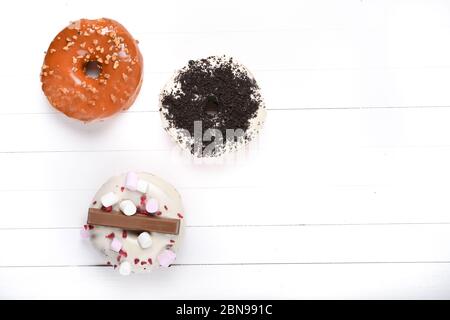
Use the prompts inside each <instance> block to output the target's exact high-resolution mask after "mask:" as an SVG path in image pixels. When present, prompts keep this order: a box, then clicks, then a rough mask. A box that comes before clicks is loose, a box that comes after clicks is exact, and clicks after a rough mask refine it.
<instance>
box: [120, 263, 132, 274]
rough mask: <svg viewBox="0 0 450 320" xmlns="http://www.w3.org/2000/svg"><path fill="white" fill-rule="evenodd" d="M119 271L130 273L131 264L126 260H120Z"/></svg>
mask: <svg viewBox="0 0 450 320" xmlns="http://www.w3.org/2000/svg"><path fill="white" fill-rule="evenodd" d="M119 273H120V274H121V275H123V276H128V275H129V274H130V273H131V264H130V263H129V262H128V261H124V262H122V263H121V264H120V266H119Z"/></svg>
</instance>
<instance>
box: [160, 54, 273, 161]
mask: <svg viewBox="0 0 450 320" xmlns="http://www.w3.org/2000/svg"><path fill="white" fill-rule="evenodd" d="M159 111H160V115H161V120H162V123H163V127H164V129H165V130H166V131H167V132H168V133H169V135H170V136H171V137H172V139H173V140H175V142H177V143H178V144H179V145H180V146H181V147H182V148H183V149H185V150H188V151H189V152H191V153H192V154H193V155H194V156H197V157H210V156H213V157H214V156H220V155H223V154H225V153H227V152H229V151H233V150H237V149H239V148H240V147H242V146H244V145H245V144H247V143H248V142H249V141H250V140H252V139H254V138H255V137H256V136H257V134H258V132H259V130H260V129H261V127H262V125H263V123H264V121H265V118H266V108H265V105H264V102H263V99H262V96H261V93H260V88H259V86H258V84H257V83H256V80H255V78H254V77H253V75H252V74H251V72H250V71H249V70H248V69H247V68H246V67H245V66H244V65H242V64H240V63H239V62H237V61H236V60H235V59H234V58H231V57H227V56H211V57H208V58H206V59H200V60H191V61H189V63H188V65H186V66H185V67H183V68H182V69H180V70H179V71H177V72H176V73H175V74H174V75H173V77H172V78H171V79H170V80H169V81H168V83H167V84H166V86H165V87H164V88H163V90H162V92H161V95H160V109H159ZM198 121H201V129H200V130H199V129H198ZM194 122H197V125H195V124H194ZM196 128H197V129H196ZM208 129H213V130H214V129H215V130H214V131H216V132H217V131H220V133H221V136H222V141H220V140H217V137H216V136H214V137H212V135H210V134H209V133H208ZM228 129H232V130H235V132H237V131H236V130H240V131H241V134H240V136H235V137H233V136H231V138H232V139H228V135H227V130H228ZM198 132H199V134H200V135H198ZM242 132H243V134H242ZM200 139H201V141H199V140H200ZM211 141H214V142H215V143H216V142H217V143H216V144H215V146H214V148H213V149H211V148H210V147H211V146H212V145H211Z"/></svg>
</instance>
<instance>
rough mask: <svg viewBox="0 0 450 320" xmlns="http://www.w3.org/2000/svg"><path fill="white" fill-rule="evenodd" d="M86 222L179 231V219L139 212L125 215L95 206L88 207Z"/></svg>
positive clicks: (110, 225)
mask: <svg viewBox="0 0 450 320" xmlns="http://www.w3.org/2000/svg"><path fill="white" fill-rule="evenodd" d="M87 223H88V224H93V225H98V226H104V227H116V228H121V229H124V230H132V231H148V232H159V233H168V234H178V233H179V231H180V220H179V219H170V218H163V217H156V216H147V215H141V214H135V215H133V216H126V215H124V214H122V213H121V212H118V211H111V212H105V211H103V210H101V209H95V208H89V215H88V221H87Z"/></svg>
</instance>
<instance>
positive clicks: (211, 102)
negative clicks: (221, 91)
mask: <svg viewBox="0 0 450 320" xmlns="http://www.w3.org/2000/svg"><path fill="white" fill-rule="evenodd" d="M205 112H206V114H207V115H210V116H216V115H217V113H219V100H218V99H217V97H216V96H214V95H210V96H208V97H206V105H205Z"/></svg>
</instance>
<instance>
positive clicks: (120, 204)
mask: <svg viewBox="0 0 450 320" xmlns="http://www.w3.org/2000/svg"><path fill="white" fill-rule="evenodd" d="M143 184H146V188H145V190H143V189H142V185H143ZM138 185H141V189H140V190H138V189H137V186H138ZM102 203H103V204H105V205H106V206H108V207H105V206H104V205H103V204H102ZM133 206H134V210H133ZM146 207H147V209H148V210H150V211H153V213H151V214H152V215H154V216H155V217H157V218H159V217H161V218H172V219H178V220H179V233H178V234H166V233H159V232H145V231H131V230H125V229H122V228H118V227H109V226H100V225H94V224H86V225H85V226H84V227H83V229H82V237H84V238H89V239H90V240H91V241H92V243H93V245H94V247H95V248H97V249H98V250H100V251H101V252H102V253H103V254H104V255H105V257H106V263H107V264H108V265H111V266H114V268H115V269H116V268H117V269H118V270H119V272H120V273H121V274H124V275H127V274H129V273H139V272H147V271H150V270H153V269H155V268H159V267H168V266H170V265H171V264H172V263H173V262H174V261H175V257H176V251H177V249H178V245H179V240H180V237H181V235H182V231H183V226H184V219H183V218H184V216H183V214H184V213H183V207H182V203H181V197H180V195H179V193H178V192H177V191H176V190H175V188H174V187H172V186H171V185H170V184H168V183H167V182H165V181H164V180H162V179H161V178H158V177H156V176H154V175H152V174H148V173H134V172H129V173H127V174H122V175H119V176H115V177H112V178H110V179H109V180H108V181H107V182H106V183H105V184H104V185H103V186H102V187H101V188H100V190H99V191H98V192H97V194H96V195H95V197H94V199H93V200H92V203H91V206H90V209H91V208H94V209H101V210H102V212H104V213H108V212H116V213H117V212H118V211H120V215H123V217H126V218H127V219H130V218H131V217H132V216H134V215H141V217H147V215H151V214H150V213H148V210H147V209H146ZM97 211H98V210H97ZM133 211H134V212H136V213H133ZM108 214H109V213H108ZM136 217H137V216H136ZM147 218H148V217H147Z"/></svg>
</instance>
